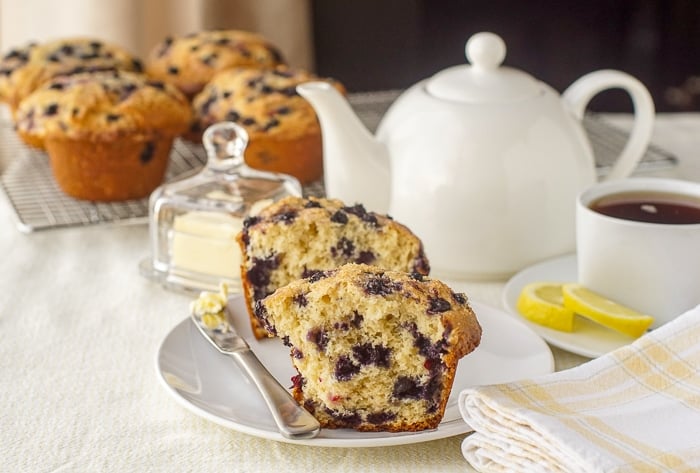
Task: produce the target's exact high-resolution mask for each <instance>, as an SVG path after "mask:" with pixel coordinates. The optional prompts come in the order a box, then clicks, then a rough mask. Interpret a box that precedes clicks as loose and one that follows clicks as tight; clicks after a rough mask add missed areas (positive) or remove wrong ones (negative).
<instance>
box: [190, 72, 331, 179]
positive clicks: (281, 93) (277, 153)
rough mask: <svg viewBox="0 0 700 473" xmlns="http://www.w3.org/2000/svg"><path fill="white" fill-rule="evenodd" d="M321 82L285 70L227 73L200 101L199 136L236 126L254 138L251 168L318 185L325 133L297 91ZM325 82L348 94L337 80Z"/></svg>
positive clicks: (197, 109)
mask: <svg viewBox="0 0 700 473" xmlns="http://www.w3.org/2000/svg"><path fill="white" fill-rule="evenodd" d="M316 80H320V79H319V78H318V77H316V76H315V75H313V74H310V73H308V72H305V71H301V70H293V69H289V68H286V67H283V66H282V67H278V68H275V69H267V70H255V69H230V70H227V71H223V72H221V73H219V74H217V75H216V76H215V77H214V78H213V79H212V81H211V82H210V83H209V84H208V85H207V86H206V87H205V88H204V90H203V91H202V92H200V93H199V94H198V95H197V96H196V97H195V99H194V102H193V104H194V114H195V123H194V126H193V132H194V133H195V137H196V136H198V135H197V134H198V133H201V131H202V130H205V129H206V128H207V127H208V126H209V125H211V124H213V123H216V122H220V121H224V120H226V121H233V122H236V123H238V124H239V125H241V126H243V127H244V128H245V129H246V131H247V132H248V135H249V136H250V142H249V144H248V148H247V149H246V153H245V159H246V162H247V163H248V165H249V166H251V167H254V168H257V169H262V170H265V171H272V172H281V173H284V174H290V175H292V176H294V177H296V178H297V179H299V181H301V183H302V184H308V183H310V182H313V181H315V180H318V179H320V178H321V176H322V175H323V150H322V144H321V128H320V125H319V123H318V119H317V118H316V112H315V111H314V109H313V107H311V105H310V104H309V103H308V102H307V101H306V100H305V99H304V98H303V97H301V96H300V95H298V94H297V91H296V86H297V85H299V84H301V83H304V82H310V81H316ZM325 80H327V81H329V82H330V83H332V84H333V85H334V86H335V87H337V88H338V90H340V91H341V92H343V93H344V92H345V89H344V88H343V86H342V85H341V84H339V83H338V82H337V81H334V80H332V79H325Z"/></svg>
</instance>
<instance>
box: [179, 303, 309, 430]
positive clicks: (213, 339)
mask: <svg viewBox="0 0 700 473" xmlns="http://www.w3.org/2000/svg"><path fill="white" fill-rule="evenodd" d="M226 314H227V317H229V316H230V315H229V314H228V310H227V309H226ZM190 315H191V317H192V321H193V322H194V324H195V326H196V327H197V328H198V329H199V331H200V333H201V334H202V335H203V336H204V338H205V339H207V340H208V341H209V342H210V343H211V344H212V345H213V346H214V347H215V348H216V349H217V350H218V351H219V352H221V353H223V354H225V355H227V356H230V357H231V358H233V360H234V361H235V362H236V363H237V364H238V366H240V367H241V368H242V369H243V371H244V373H245V374H246V376H247V377H248V378H249V379H250V380H251V381H252V382H253V384H254V385H255V386H256V387H257V388H258V390H259V391H260V394H261V395H262V398H263V400H264V401H265V404H267V407H268V408H269V409H270V413H271V414H272V417H273V419H274V420H275V423H276V424H277V427H278V429H279V431H280V433H281V434H282V435H283V436H284V437H286V438H288V439H309V438H313V437H315V436H316V435H318V433H319V432H320V430H321V426H320V424H319V422H318V420H316V418H314V416H312V415H311V414H310V413H309V412H308V411H307V410H306V409H304V408H303V407H302V406H300V405H299V404H298V403H297V402H296V400H295V399H294V398H293V397H292V395H291V394H290V393H289V391H287V390H286V389H285V388H284V387H283V386H282V385H281V384H280V383H279V382H278V381H277V380H276V379H275V378H274V376H272V374H270V372H269V371H268V370H267V368H265V366H264V365H263V364H262V363H261V362H260V360H259V359H258V357H257V356H256V355H255V353H253V351H252V350H251V349H250V347H249V346H248V343H247V342H246V341H245V340H244V339H243V337H241V336H240V335H238V334H237V333H236V331H235V329H234V328H233V326H232V325H231V324H230V323H229V322H228V321H227V320H226V319H221V320H220V321H219V323H218V325H216V326H213V327H212V326H208V325H207V324H206V323H205V322H204V321H203V320H202V317H201V316H199V315H197V314H196V313H195V311H191V312H190Z"/></svg>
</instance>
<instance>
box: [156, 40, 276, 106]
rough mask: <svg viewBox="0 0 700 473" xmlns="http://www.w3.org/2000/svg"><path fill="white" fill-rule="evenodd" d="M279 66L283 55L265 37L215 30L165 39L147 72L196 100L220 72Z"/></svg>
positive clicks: (157, 48) (157, 47)
mask: <svg viewBox="0 0 700 473" xmlns="http://www.w3.org/2000/svg"><path fill="white" fill-rule="evenodd" d="M278 64H284V59H283V58H282V54H281V53H280V52H279V50H278V49H277V48H276V47H275V46H273V45H272V44H271V43H270V42H269V41H267V40H266V39H265V38H264V37H262V36H260V35H257V34H254V33H249V32H247V31H238V30H216V31H201V32H198V33H193V34H190V35H187V36H184V37H178V38H173V37H171V36H169V37H167V38H165V39H164V40H163V41H161V42H160V43H159V44H158V45H156V46H155V47H154V48H153V50H152V51H151V53H150V55H149V57H148V61H147V63H146V70H147V72H148V74H149V75H150V76H151V77H155V78H158V79H160V80H165V81H169V82H171V83H173V84H175V85H176V86H177V87H178V88H179V89H180V90H181V91H182V92H183V93H184V94H185V95H187V96H188V97H193V96H194V95H195V94H197V93H198V92H199V91H201V90H202V89H203V88H204V86H205V85H206V83H207V82H209V81H210V80H211V79H212V77H214V75H215V74H216V73H217V72H219V71H223V70H225V69H230V68H232V67H253V68H270V67H275V66H277V65H278Z"/></svg>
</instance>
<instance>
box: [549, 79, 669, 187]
mask: <svg viewBox="0 0 700 473" xmlns="http://www.w3.org/2000/svg"><path fill="white" fill-rule="evenodd" d="M615 88H620V89H623V90H625V91H626V92H627V93H628V94H629V95H630V98H631V99H632V105H633V106H634V125H633V127H632V132H631V133H630V137H629V139H628V140H627V143H626V144H625V147H624V148H623V150H622V152H621V153H620V155H619V156H618V158H617V160H616V161H615V164H614V165H613V167H612V169H611V170H610V172H609V173H608V175H607V177H606V178H605V179H610V180H612V179H620V178H623V177H627V176H629V175H630V174H631V173H632V171H633V170H634V168H635V166H636V165H637V163H638V162H639V160H640V159H641V158H642V156H643V155H644V152H645V151H646V149H647V146H649V141H651V133H652V131H653V128H654V113H655V112H654V101H653V100H652V98H651V94H649V91H648V90H647V88H646V87H645V86H644V84H642V83H641V82H640V81H639V80H637V79H636V78H634V77H632V76H631V75H629V74H626V73H624V72H621V71H615V70H609V69H605V70H600V71H595V72H591V73H589V74H586V75H584V76H583V77H581V78H579V79H577V80H576V81H575V82H574V83H573V84H571V85H570V86H569V88H567V89H566V90H565V91H564V93H563V94H562V97H563V99H564V101H565V102H567V103H568V104H569V106H570V108H571V111H572V113H573V114H574V116H576V118H578V119H579V120H583V114H584V112H585V110H586V106H587V105H588V102H590V100H591V99H592V98H593V96H595V95H596V94H598V93H599V92H602V91H603V90H606V89H615Z"/></svg>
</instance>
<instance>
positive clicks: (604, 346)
mask: <svg viewBox="0 0 700 473" xmlns="http://www.w3.org/2000/svg"><path fill="white" fill-rule="evenodd" d="M576 280H577V274H576V255H575V254H572V255H567V256H563V257H560V258H554V259H551V260H547V261H543V262H542V263H538V264H535V265H533V266H530V267H529V268H526V269H524V270H522V271H520V272H519V273H518V274H516V275H515V276H513V277H512V278H511V279H510V280H509V281H508V283H507V284H506V286H505V288H504V289H503V305H504V306H505V307H506V308H507V309H508V311H509V312H510V313H512V314H513V315H515V316H516V317H518V318H519V319H520V320H522V321H523V322H524V323H525V324H527V325H528V326H529V327H530V328H531V329H532V330H534V331H535V332H536V333H537V334H539V335H540V336H541V337H542V338H544V339H545V340H547V341H548V342H549V343H551V344H552V345H554V346H556V347H559V348H561V349H564V350H566V351H570V352H571V353H576V354H578V355H582V356H587V357H589V358H597V357H599V356H600V355H604V354H605V353H608V352H609V351H612V350H615V349H616V348H620V347H622V346H625V345H628V344H630V343H632V342H633V341H634V338H631V337H628V336H626V335H623V334H621V333H618V332H615V331H613V330H609V329H607V328H605V327H603V326H601V325H598V324H596V323H594V322H591V321H589V320H587V319H584V318H583V317H577V318H576V320H575V322H574V323H575V326H574V328H575V330H574V331H573V332H561V331H559V330H553V329H551V328H547V327H543V326H542V325H538V324H535V323H532V322H530V321H528V320H527V319H525V318H523V317H522V316H521V315H520V313H519V312H518V309H517V307H516V304H517V301H518V295H519V294H520V291H521V290H522V288H523V287H525V285H526V284H529V283H531V282H536V281H549V282H562V283H566V282H576Z"/></svg>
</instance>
